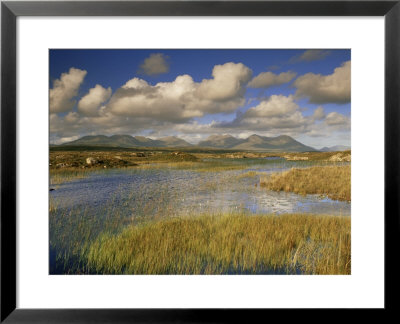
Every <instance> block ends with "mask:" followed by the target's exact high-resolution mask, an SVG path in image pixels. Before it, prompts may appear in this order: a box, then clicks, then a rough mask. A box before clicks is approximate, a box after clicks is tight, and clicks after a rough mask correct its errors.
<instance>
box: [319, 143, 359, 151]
mask: <svg viewBox="0 0 400 324" xmlns="http://www.w3.org/2000/svg"><path fill="white" fill-rule="evenodd" d="M350 149H351V147H350V146H345V145H335V146H331V147H326V146H325V147H323V148H322V149H320V151H321V152H337V151H348V150H350Z"/></svg>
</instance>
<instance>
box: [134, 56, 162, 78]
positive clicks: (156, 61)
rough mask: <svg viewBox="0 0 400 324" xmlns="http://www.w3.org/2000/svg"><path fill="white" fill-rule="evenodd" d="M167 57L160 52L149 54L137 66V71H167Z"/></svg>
mask: <svg viewBox="0 0 400 324" xmlns="http://www.w3.org/2000/svg"><path fill="white" fill-rule="evenodd" d="M167 60H168V57H167V56H166V55H164V54H162V53H153V54H150V56H149V57H148V58H146V59H145V60H144V62H143V63H142V64H141V65H140V67H139V72H140V73H143V74H146V75H158V74H163V73H167V72H168V71H169V64H168V61H167Z"/></svg>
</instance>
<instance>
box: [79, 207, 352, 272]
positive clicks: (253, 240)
mask: <svg viewBox="0 0 400 324" xmlns="http://www.w3.org/2000/svg"><path fill="white" fill-rule="evenodd" d="M350 235H351V231H350V218H346V217H333V216H314V215H306V214H291V215H282V216H275V215H251V216H250V215H245V214H220V215H213V216H210V215H202V216H192V217H184V218H172V219H165V220H160V221H156V222H150V223H146V224H142V225H131V226H128V227H127V228H126V229H125V230H123V231H122V232H121V233H120V234H118V235H113V234H102V235H100V236H99V238H98V239H97V240H95V241H94V243H93V244H92V245H91V246H90V247H89V249H88V255H87V258H88V263H87V265H88V269H89V271H90V272H91V273H102V274H268V273H270V274H276V273H278V274H298V273H303V274H350V272H351V255H350V250H351V249H350Z"/></svg>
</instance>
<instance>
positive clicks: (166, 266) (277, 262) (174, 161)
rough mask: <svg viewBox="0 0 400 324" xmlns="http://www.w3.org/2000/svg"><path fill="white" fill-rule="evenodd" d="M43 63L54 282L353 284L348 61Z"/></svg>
mask: <svg viewBox="0 0 400 324" xmlns="http://www.w3.org/2000/svg"><path fill="white" fill-rule="evenodd" d="M356 59H357V58H356V57H355V60H356ZM48 60H49V76H48V84H49V95H48V104H49V107H48V109H49V144H48V147H49V161H48V163H49V166H48V168H49V169H48V170H49V205H48V208H49V216H48V225H49V245H48V247H49V251H48V255H49V260H48V261H49V264H48V273H49V274H50V275H101V274H104V275H119V274H120V275H351V50H350V49H346V48H344V49H338V48H299V49H276V48H272V49H252V48H248V49H247V48H246V49H163V48H155V49H153V48H151V49H150V48H148V49H79V48H76V49H62V48H60V49H59V48H51V49H49V50H48ZM46 86H47V82H46V84H45V91H44V92H43V93H46V91H47V89H46ZM354 100H355V99H354ZM354 129H356V128H354ZM42 143H44V144H43V145H45V143H46V142H45V141H44V140H43V141H42ZM44 162H45V161H43V163H44ZM46 188H47V187H46ZM46 188H45V189H46ZM46 190H47V189H46ZM45 217H47V216H46V215H45ZM46 242H47V239H46ZM354 267H355V266H354Z"/></svg>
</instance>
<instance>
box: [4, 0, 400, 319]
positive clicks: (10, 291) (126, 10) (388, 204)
mask: <svg viewBox="0 0 400 324" xmlns="http://www.w3.org/2000/svg"><path fill="white" fill-rule="evenodd" d="M399 2H400V1H399V0H396V1H155V2H154V1H152V2H145V1H134V2H118V1H116V2H112V1H103V2H97V1H91V2H84V1H82V2H75V1H74V2H61V1H46V2H44V1H42V2H40V1H38V2H36V1H33V2H32V1H29V2H24V1H18V2H12V1H4V2H2V3H1V268H0V270H1V318H0V320H1V322H3V321H4V322H5V323H31V322H32V323H33V322H35V323H42V322H43V323H87V322H92V323H96V322H101V323H131V322H134V323H142V322H146V323H172V322H174V323H177V322H179V323H185V322H186V323H197V322H213V323H219V322H236V321H237V320H238V319H239V318H241V317H242V316H243V315H244V316H246V318H248V319H251V318H253V316H255V317H254V318H256V316H259V315H261V316H263V315H264V313H263V312H264V311H265V310H255V309H253V310H239V309H235V310H228V309H214V310H194V309H191V310H190V309H147V310H146V309H96V310H93V309H79V310H78V309H56V310H55V309H52V310H50V309H17V308H16V299H17V292H16V270H17V269H16V235H17V233H16V210H17V205H16V190H17V185H16V163H17V159H16V127H17V124H16V114H17V110H16V41H17V39H16V37H17V31H16V19H17V17H19V16H384V17H385V177H384V181H385V309H386V310H390V309H395V307H396V306H397V305H396V299H395V298H394V297H393V298H392V296H395V295H396V293H397V291H396V290H397V287H398V286H399V285H398V283H399V279H398V277H399V275H398V273H397V267H395V266H394V262H395V261H394V259H398V257H397V255H398V249H397V248H396V247H397V244H398V241H397V242H396V239H397V238H398V237H399V228H400V219H399V214H400V213H399V211H400V208H399V207H400V203H399V201H400V200H399V198H400V195H399V180H400V172H399V162H400V161H399V157H400V142H399V129H400V112H399V110H400V64H399V61H400V3H399ZM395 248H396V249H395ZM391 253H394V258H393V257H391ZM367 284H368V283H366V285H367ZM250 322H252V321H251V320H250ZM257 322H258V321H257Z"/></svg>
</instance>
